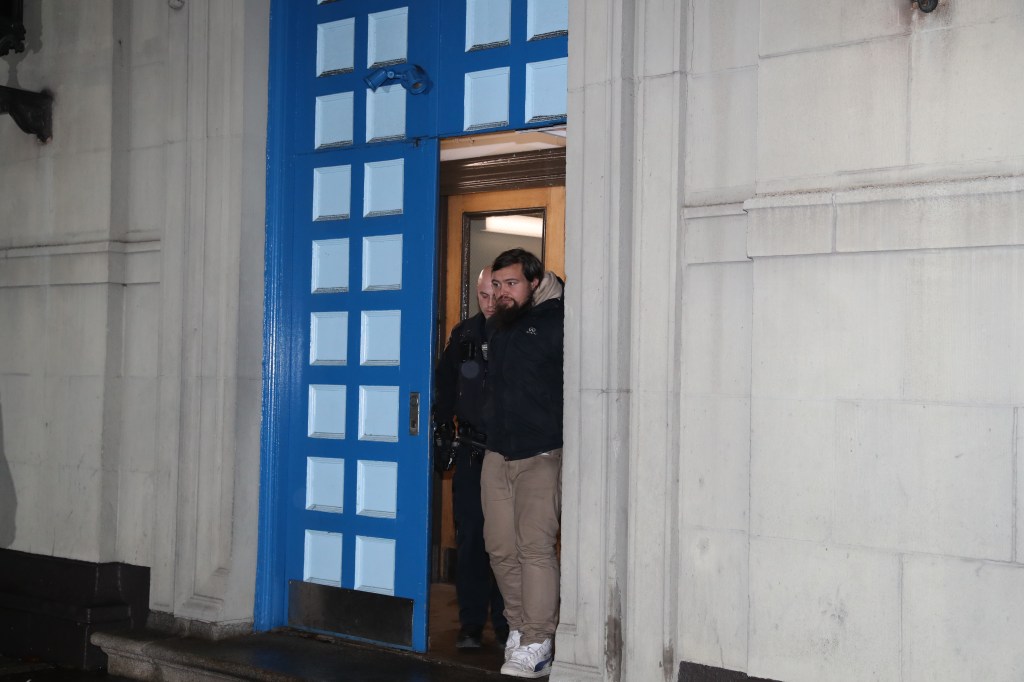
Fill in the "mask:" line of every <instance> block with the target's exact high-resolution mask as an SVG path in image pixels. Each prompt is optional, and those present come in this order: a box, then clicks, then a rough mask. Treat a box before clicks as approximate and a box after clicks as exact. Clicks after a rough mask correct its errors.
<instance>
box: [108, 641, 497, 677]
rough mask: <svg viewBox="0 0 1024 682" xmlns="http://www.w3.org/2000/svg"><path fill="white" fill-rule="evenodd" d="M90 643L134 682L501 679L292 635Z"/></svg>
mask: <svg viewBox="0 0 1024 682" xmlns="http://www.w3.org/2000/svg"><path fill="white" fill-rule="evenodd" d="M325 640H326V641H325ZM92 643H93V644H95V645H97V646H99V647H100V648H101V649H103V651H104V653H106V654H107V657H108V664H107V670H108V672H109V673H110V674H111V675H115V676H121V677H126V678H129V679H134V680H159V681H160V682H215V681H216V682H223V681H225V680H258V681H260V682H298V681H300V680H310V681H317V680H323V681H324V682H327V681H331V682H370V681H383V680H388V681H392V680H393V681H395V682H398V681H400V680H416V681H417V682H421V681H422V682H474V681H479V680H488V679H499V678H500V677H501V676H500V675H499V674H498V672H497V669H498V667H497V665H496V666H495V667H494V669H493V671H485V670H480V669H478V668H470V667H466V666H459V665H453V664H451V663H450V662H441V661H436V660H430V659H427V658H426V657H424V656H421V655H418V654H414V653H408V652H399V651H393V650H387V649H381V648H377V647H372V646H364V645H360V644H354V643H348V642H341V641H339V640H334V639H328V638H319V637H315V636H312V635H307V634H303V633H297V632H294V631H288V630H286V631H280V632H271V633H261V634H254V635H246V636H244V637H233V638H230V639H223V640H218V641H212V640H206V639H198V638H195V637H182V636H175V635H168V634H164V633H159V632H155V631H152V630H139V631H124V632H102V633H96V634H94V635H93V637H92ZM498 656H499V658H498V662H499V664H500V654H498Z"/></svg>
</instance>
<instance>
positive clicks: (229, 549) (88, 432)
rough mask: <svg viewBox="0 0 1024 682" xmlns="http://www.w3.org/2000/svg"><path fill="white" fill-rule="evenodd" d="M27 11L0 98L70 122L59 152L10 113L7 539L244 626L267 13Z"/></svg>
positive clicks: (105, 7)
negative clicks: (40, 107)
mask: <svg viewBox="0 0 1024 682" xmlns="http://www.w3.org/2000/svg"><path fill="white" fill-rule="evenodd" d="M25 5H26V6H25V24H26V28H27V33H28V40H27V41H26V42H27V50H26V51H25V52H24V53H19V54H11V55H8V56H6V57H4V58H2V59H0V82H4V83H5V84H7V85H9V86H13V87H21V88H25V89H28V90H41V89H43V88H47V89H49V90H50V91H52V92H53V94H54V97H55V103H54V115H53V140H52V141H51V142H50V143H48V144H46V145H40V144H39V143H38V142H37V141H36V140H35V139H34V138H33V137H30V136H29V135H27V134H25V133H23V132H21V131H20V130H19V129H18V128H17V127H16V126H15V125H14V123H13V121H12V120H11V119H10V118H9V117H7V116H4V117H0V148H2V149H3V150H4V155H3V158H2V159H0V320H2V321H3V323H2V324H0V434H2V437H0V492H3V491H5V490H8V489H9V490H11V491H13V492H12V494H9V495H3V497H2V499H0V518H3V519H5V522H4V525H3V526H0V542H2V546H4V547H9V548H11V549H15V550H21V551H24V552H29V553H32V554H42V555H48V556H58V557H65V558H72V559H81V560H85V561H90V562H109V561H120V562H125V563H129V564H134V565H139V566H146V567H150V568H152V590H151V594H150V600H151V604H150V605H151V606H152V608H153V609H154V610H155V611H157V612H159V613H161V614H163V615H164V616H165V618H164V621H166V622H169V623H172V624H173V623H174V622H175V619H177V618H181V619H184V620H198V621H203V622H206V623H214V624H216V625H215V626H213V627H212V630H215V631H216V630H217V628H222V627H223V628H227V629H233V631H234V630H238V629H242V630H244V629H245V628H247V627H248V625H249V624H251V621H252V609H253V591H254V579H255V556H256V520H257V509H258V508H257V497H258V470H259V466H258V462H259V419H260V398H261V376H260V372H261V354H262V294H263V280H262V277H263V243H264V242H263V234H264V207H265V194H264V192H265V190H264V188H265V183H266V179H265V149H266V96H267V59H268V53H269V48H268V40H269V37H268V29H267V26H268V18H269V2H263V1H258V2H246V3H221V2H210V1H207V0H197V1H195V2H188V3H169V2H167V1H166V0H142V1H130V0H108V1H106V2H96V3H80V2H75V1H74V0H55V1H54V2H44V3H25ZM10 519H13V523H12V522H10V521H9V520H10ZM225 624H226V625H225ZM214 634H216V632H215V633H214Z"/></svg>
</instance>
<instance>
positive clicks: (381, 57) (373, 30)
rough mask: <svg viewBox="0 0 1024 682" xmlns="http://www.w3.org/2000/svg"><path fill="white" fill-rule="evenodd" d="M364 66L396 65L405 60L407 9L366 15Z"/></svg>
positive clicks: (407, 28) (407, 30) (407, 34)
mask: <svg viewBox="0 0 1024 682" xmlns="http://www.w3.org/2000/svg"><path fill="white" fill-rule="evenodd" d="M368 33H369V35H368V36H367V45H366V64H367V65H368V66H369V67H371V68H372V67H375V66H380V65H382V64H397V63H399V62H404V61H406V59H407V51H408V46H409V8H408V7H399V8H398V9H392V10H388V11H386V12H377V13H375V14H370V15H368Z"/></svg>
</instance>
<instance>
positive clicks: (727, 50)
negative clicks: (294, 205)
mask: <svg viewBox="0 0 1024 682" xmlns="http://www.w3.org/2000/svg"><path fill="white" fill-rule="evenodd" d="M26 5H27V6H26V13H27V16H26V23H28V24H29V32H30V36H36V37H35V38H32V39H30V43H29V50H28V52H27V53H25V54H21V55H11V56H8V57H6V58H4V59H2V60H0V76H2V77H3V79H4V80H5V82H6V83H7V84H8V85H16V86H18V87H23V88H26V89H33V90H38V89H41V88H43V87H47V88H50V89H51V90H53V91H54V92H55V93H56V95H57V101H56V109H55V117H54V141H53V142H52V143H51V144H49V145H46V146H39V144H38V143H37V142H36V141H35V140H34V139H33V138H31V137H29V136H28V135H25V134H24V133H22V132H20V131H19V130H17V129H16V127H15V126H14V125H13V124H12V123H11V122H9V121H7V120H0V148H2V149H3V150H4V157H3V158H2V159H0V179H2V183H0V201H2V203H3V211H2V214H3V222H2V224H0V320H2V321H3V324H0V419H2V421H0V428H2V430H0V433H2V439H0V491H2V489H3V486H4V485H5V473H6V474H7V478H8V479H9V481H10V482H11V485H9V486H8V487H13V490H14V494H13V495H4V496H2V497H0V520H2V519H3V518H6V519H8V522H7V525H0V544H4V545H5V546H7V547H10V548H12V549H17V550H22V551H26V552H33V553H38V554H47V555H56V556H65V557H71V558H77V559H85V560H88V561H97V562H99V561H124V562H128V563H134V564H139V565H144V566H149V567H151V569H152V590H151V599H150V602H151V607H152V608H153V609H154V610H155V611H156V612H158V613H159V614H162V615H161V616H160V618H163V619H164V620H165V622H166V623H168V624H171V625H177V626H180V627H188V628H193V629H198V630H200V631H202V632H203V633H204V634H208V635H211V636H218V635H220V634H224V633H229V632H234V631H237V630H244V629H247V628H248V627H249V626H250V624H251V621H252V614H253V599H254V596H253V590H254V582H255V557H256V552H255V548H256V539H257V538H256V534H257V508H258V495H259V482H258V462H259V419H260V402H259V401H260V395H261V391H260V381H261V377H260V354H261V320H262V310H261V306H262V286H263V284H262V283H263V279H262V278H263V263H262V258H263V255H262V248H263V229H264V204H265V198H264V173H265V164H264V158H265V157H264V148H265V147H264V146H265V130H266V118H265V117H266V95H267V93H266V82H267V78H266V70H267V58H268V55H267V52H268V43H267V23H268V3H267V2H266V1H265V0H264V1H254V0H246V2H240V1H236V2H228V1H225V2H212V1H210V0H188V1H187V2H184V3H180V2H164V1H163V0H147V1H146V2H140V1H138V0H136V1H135V2H128V0H109V1H108V2H101V3H89V4H88V5H87V4H85V3H77V2H72V1H71V0H65V1H57V0H54V1H53V2H46V3H26ZM1021 44H1024V8H1022V6H1021V4H1020V3H1019V2H1018V1H1017V0H972V1H971V2H964V1H963V0H941V2H940V4H939V7H938V9H937V10H936V11H935V12H932V13H930V14H925V13H922V12H920V11H919V10H918V9H916V8H915V7H914V6H912V5H911V3H910V2H909V0H908V1H907V2H902V1H897V0H866V1H865V2H860V3H823V2H820V0H688V1H676V0H586V2H583V1H582V0H580V1H578V2H572V3H570V60H569V147H568V169H567V178H568V179H567V206H566V211H567V215H566V270H567V274H568V278H569V282H570V286H569V288H568V290H567V330H566V343H567V347H566V355H567V360H566V450H565V452H566V458H565V475H564V480H565V484H564V488H565V489H564V518H563V525H564V528H563V538H562V543H563V544H562V548H563V560H564V567H563V590H562V595H563V604H562V619H561V625H560V626H559V631H558V636H557V651H558V654H557V656H558V662H557V663H556V667H555V671H554V674H553V677H554V678H555V679H561V680H626V681H629V680H654V679H676V678H677V676H678V675H679V670H680V664H681V663H683V662H690V663H694V664H701V665H702V666H710V667H712V668H718V669H723V670H731V671H738V672H740V673H744V674H747V675H749V676H751V677H757V678H767V679H777V680H789V681H792V682H800V681H804V680H814V681H822V680H858V681H860V680H900V679H901V680H935V679H968V678H971V679H975V678H976V679H986V680H1016V679H1019V678H1020V677H1021V675H1022V674H1024V656H1022V655H1021V653H1020V651H1021V649H1020V647H1019V645H1018V643H1017V638H1016V637H1014V636H1013V633H1014V632H1016V631H1017V630H1019V629H1020V628H1019V627H1017V626H1018V625H1019V621H1020V620H1021V618H1022V616H1021V615H1020V614H1021V613H1024V566H1022V565H1021V562H1024V550H1022V549H1020V547H1021V546H1022V544H1024V540H1022V535H1024V530H1022V529H1024V513H1022V512H1021V510H1020V509H1019V507H1018V503H1017V500H1018V498H1019V496H1020V493H1021V491H1022V490H1024V483H1022V478H1021V474H1020V473H1019V471H1020V470H1021V466H1020V462H1019V460H1020V458H1021V457H1022V452H1024V447H1022V445H1024V436H1022V435H1021V427H1020V420H1021V411H1022V409H1021V408H1022V406H1024V357H1022V354H1024V350H1022V349H1024V293H1022V292H1024V286H1022V285H1024V250H1022V248H1021V247H1022V246H1024V211H1022V207H1024V137H1022V136H1021V135H1020V134H1019V132H1018V131H1019V129H1020V128H1021V124H1022V123H1024V114H1022V113H1021V112H1024V88H1021V87H1020V82H1021V79H1020V74H1021V73H1022V72H1024V68H1022V67H1024V51H1021V50H1020V49H1019V46H1020V45H1021ZM72 112H74V113H73V114H72ZM594 330H602V331H601V332H599V333H595V331H594ZM5 468H6V470H7V471H6V472H5ZM11 518H13V519H14V525H13V527H9V526H10V523H9V519H11Z"/></svg>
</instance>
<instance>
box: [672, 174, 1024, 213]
mask: <svg viewBox="0 0 1024 682" xmlns="http://www.w3.org/2000/svg"><path fill="white" fill-rule="evenodd" d="M1008 192H1024V176H1022V175H1009V176H1001V177H985V178H972V179H966V180H959V179H958V180H945V181H934V182H920V183H907V184H903V185H878V186H873V187H859V188H856V189H840V190H835V191H830V192H822V191H813V192H786V193H780V194H762V195H758V196H755V197H753V198H751V199H748V200H747V201H744V202H743V204H742V207H743V210H744V211H746V212H748V213H749V212H750V211H756V210H759V209H770V208H782V207H794V206H818V205H822V204H832V203H835V204H866V203H872V202H880V201H912V200H917V199H939V198H948V197H962V196H977V195H984V194H1003V193H1008ZM704 208H705V207H693V208H688V209H686V211H687V217H690V215H689V212H690V211H691V210H692V211H699V210H701V209H704ZM707 208H714V207H707ZM719 215H724V214H719Z"/></svg>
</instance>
